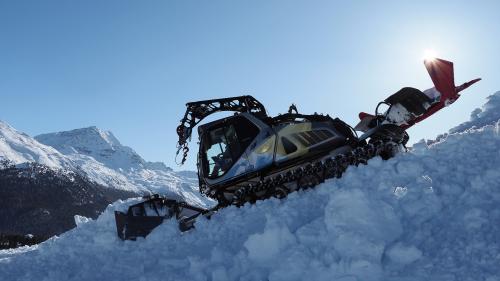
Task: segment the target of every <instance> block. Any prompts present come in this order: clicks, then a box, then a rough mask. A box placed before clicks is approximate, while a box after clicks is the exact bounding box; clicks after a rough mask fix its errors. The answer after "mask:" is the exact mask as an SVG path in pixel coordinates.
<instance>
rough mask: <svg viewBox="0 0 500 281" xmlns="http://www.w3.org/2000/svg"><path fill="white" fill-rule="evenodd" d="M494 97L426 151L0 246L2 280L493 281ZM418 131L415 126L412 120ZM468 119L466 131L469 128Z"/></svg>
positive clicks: (499, 174)
mask: <svg viewBox="0 0 500 281" xmlns="http://www.w3.org/2000/svg"><path fill="white" fill-rule="evenodd" d="M499 98H500V92H499V93H496V94H495V95H493V96H492V97H490V98H489V102H488V104H487V106H485V107H483V109H482V110H481V111H480V112H479V111H476V112H475V113H474V114H473V115H472V120H471V121H470V122H468V123H465V124H462V125H460V126H459V127H460V128H459V129H457V128H455V129H453V130H452V132H451V133H450V134H448V135H445V136H443V137H441V138H440V139H439V141H435V142H433V144H432V145H430V146H427V145H425V143H420V145H419V146H418V147H415V148H414V149H413V150H411V151H410V152H408V153H402V154H400V155H398V156H396V157H395V158H393V159H390V160H388V161H383V160H381V159H380V158H375V159H371V160H370V161H369V162H368V165H366V166H359V167H350V168H349V169H348V170H347V171H346V173H345V174H344V176H343V177H342V178H340V179H333V180H328V181H326V182H325V183H324V184H322V185H320V186H318V187H316V188H314V189H311V190H307V191H301V192H296V193H293V194H290V196H288V197H287V198H286V199H283V200H277V199H271V200H266V201H261V202H257V204H254V205H248V204H247V205H245V206H243V207H241V208H236V207H230V208H226V209H223V210H221V211H220V212H219V213H217V214H216V215H214V216H213V217H212V218H211V219H210V220H205V219H200V220H199V221H198V222H197V223H196V228H195V229H193V230H191V231H189V232H186V233H180V232H179V230H178V229H177V225H176V223H175V221H172V220H169V221H168V222H166V223H164V224H162V225H161V226H159V227H158V228H157V229H155V230H154V231H153V232H152V233H151V234H150V235H149V236H148V237H147V239H138V240H137V241H121V240H120V239H119V238H118V237H117V235H116V228H115V222H114V216H113V211H114V210H115V209H124V208H126V206H127V205H130V204H132V203H133V202H136V201H137V200H129V201H126V202H122V201H118V202H116V203H115V204H114V205H113V206H109V207H108V209H107V210H106V212H104V213H103V214H102V215H101V216H100V217H99V218H98V219H97V220H91V221H88V222H86V223H84V220H81V219H78V221H80V225H79V226H78V227H77V228H76V229H74V230H71V231H69V232H67V233H65V234H64V235H62V236H61V237H59V238H54V239H51V240H49V241H46V242H44V243H42V244H40V245H39V246H35V247H30V248H23V249H17V250H11V251H0V278H1V279H2V280H270V281H277V280H340V281H361V280H362V281H379V280H380V281H382V280H383V281H400V280H404V281H420V280H422V281H428V280H444V281H453V280H457V281H458V280H485V281H495V280H500V267H499V266H498V265H499V264H500V246H499V241H500V224H498V222H499V221H500V207H499V206H500V154H499V151H500V104H499V103H496V102H494V101H495V100H498V99H499ZM418 126H425V122H422V123H421V124H419V125H418ZM473 126H475V128H472V127H473Z"/></svg>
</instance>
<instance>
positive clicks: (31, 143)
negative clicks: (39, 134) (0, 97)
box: [0, 121, 76, 169]
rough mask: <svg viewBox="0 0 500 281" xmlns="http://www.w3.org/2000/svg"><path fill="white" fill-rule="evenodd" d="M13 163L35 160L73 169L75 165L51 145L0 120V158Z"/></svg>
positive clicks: (44, 163) (54, 166)
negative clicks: (42, 142)
mask: <svg viewBox="0 0 500 281" xmlns="http://www.w3.org/2000/svg"><path fill="white" fill-rule="evenodd" d="M2 159H7V160H9V161H11V162H13V163H14V164H21V163H27V162H36V163H39V164H42V165H46V166H48V167H51V168H58V169H75V168H76V166H75V165H74V163H72V161H71V160H69V159H68V158H67V157H65V156H64V155H63V154H61V153H60V152H59V151H57V150H56V149H54V148H53V147H50V146H46V145H43V144H41V143H39V142H38V141H36V140H35V139H33V138H32V137H30V136H28V135H26V134H25V133H22V132H19V131H17V130H16V129H14V128H13V127H11V126H10V125H9V124H7V123H5V122H2V121H0V160H2Z"/></svg>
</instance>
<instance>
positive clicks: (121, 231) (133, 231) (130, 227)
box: [115, 194, 209, 240]
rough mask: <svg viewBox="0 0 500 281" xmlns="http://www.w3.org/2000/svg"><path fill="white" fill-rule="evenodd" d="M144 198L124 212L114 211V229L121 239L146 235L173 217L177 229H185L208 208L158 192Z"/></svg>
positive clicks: (191, 225)
mask: <svg viewBox="0 0 500 281" xmlns="http://www.w3.org/2000/svg"><path fill="white" fill-rule="evenodd" d="M145 199H147V200H146V201H144V202H141V203H138V204H135V205H132V206H130V207H129V208H128V211H127V212H126V213H124V212H120V211H115V221H116V230H117V233H118V237H120V238H121V239H123V240H135V239H136V238H137V237H146V236H147V235H148V234H149V233H151V231H153V229H154V228H156V227H157V226H159V225H160V224H161V223H162V222H163V221H164V220H165V219H170V218H173V217H175V218H176V219H177V220H178V222H179V229H180V230H181V231H186V230H189V229H191V228H193V227H194V221H195V219H196V217H198V216H199V215H201V214H207V213H209V210H206V209H203V208H199V207H196V206H191V205H189V204H187V203H186V202H182V201H177V200H174V199H169V198H167V197H162V196H160V195H158V194H155V195H152V196H148V197H145Z"/></svg>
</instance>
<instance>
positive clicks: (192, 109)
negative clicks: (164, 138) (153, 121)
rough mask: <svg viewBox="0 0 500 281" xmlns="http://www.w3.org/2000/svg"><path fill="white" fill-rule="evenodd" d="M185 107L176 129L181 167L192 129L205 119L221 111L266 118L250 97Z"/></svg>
mask: <svg viewBox="0 0 500 281" xmlns="http://www.w3.org/2000/svg"><path fill="white" fill-rule="evenodd" d="M186 107H187V108H186V113H184V117H183V118H182V119H181V124H180V125H179V126H178V127H177V135H179V141H178V143H177V155H178V154H179V152H180V151H181V150H182V151H183V155H182V161H181V165H182V164H184V162H186V158H187V154H188V152H189V148H188V144H187V141H188V139H190V138H191V134H192V131H193V128H194V127H196V125H198V123H200V122H201V120H203V119H204V118H205V117H207V116H209V115H211V114H213V113H216V112H221V111H235V112H249V113H252V114H253V115H255V116H256V117H258V118H261V119H264V118H266V117H267V113H266V109H265V108H264V105H262V104H261V103H260V102H259V101H258V100H256V99H255V98H254V97H252V96H238V97H231V98H223V99H212V100H203V101H196V102H189V103H186Z"/></svg>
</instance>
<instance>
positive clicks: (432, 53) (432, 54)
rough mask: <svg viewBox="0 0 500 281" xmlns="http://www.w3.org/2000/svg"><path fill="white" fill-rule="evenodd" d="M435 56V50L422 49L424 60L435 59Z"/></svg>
mask: <svg viewBox="0 0 500 281" xmlns="http://www.w3.org/2000/svg"><path fill="white" fill-rule="evenodd" d="M436 57H437V53H436V51H434V50H433V49H426V50H425V51H424V57H423V59H424V61H432V60H435V59H436Z"/></svg>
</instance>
